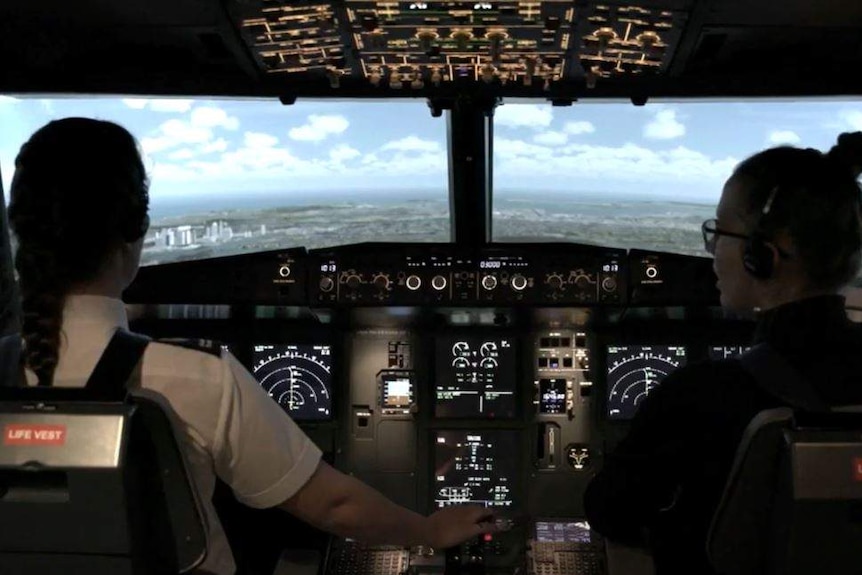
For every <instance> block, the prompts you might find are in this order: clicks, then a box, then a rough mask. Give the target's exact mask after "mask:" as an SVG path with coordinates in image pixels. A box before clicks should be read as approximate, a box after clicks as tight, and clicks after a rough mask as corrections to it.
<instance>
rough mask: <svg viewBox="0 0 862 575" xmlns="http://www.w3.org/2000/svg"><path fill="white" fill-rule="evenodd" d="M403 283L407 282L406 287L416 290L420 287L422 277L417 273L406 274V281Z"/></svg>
mask: <svg viewBox="0 0 862 575" xmlns="http://www.w3.org/2000/svg"><path fill="white" fill-rule="evenodd" d="M405 283H406V284H407V289H409V290H411V291H416V290H418V289H419V288H420V287H422V278H420V277H419V276H417V275H412V276H407V281H406V282H405Z"/></svg>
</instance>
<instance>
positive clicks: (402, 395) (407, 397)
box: [380, 373, 413, 410]
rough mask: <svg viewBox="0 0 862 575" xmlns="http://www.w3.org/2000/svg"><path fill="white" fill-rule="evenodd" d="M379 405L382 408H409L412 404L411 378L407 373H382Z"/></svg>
mask: <svg viewBox="0 0 862 575" xmlns="http://www.w3.org/2000/svg"><path fill="white" fill-rule="evenodd" d="M380 382H381V386H382V388H381V390H380V391H381V393H380V397H381V404H382V405H381V407H383V409H394V410H401V409H409V408H410V406H411V405H413V378H412V377H411V375H410V374H407V373H383V374H381V376H380Z"/></svg>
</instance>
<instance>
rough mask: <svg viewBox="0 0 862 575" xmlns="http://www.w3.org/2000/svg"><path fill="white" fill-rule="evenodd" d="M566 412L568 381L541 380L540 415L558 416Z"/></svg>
mask: <svg viewBox="0 0 862 575" xmlns="http://www.w3.org/2000/svg"><path fill="white" fill-rule="evenodd" d="M565 412H566V380H565V379H540V380H539V413H548V414H557V413H565Z"/></svg>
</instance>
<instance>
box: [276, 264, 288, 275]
mask: <svg viewBox="0 0 862 575" xmlns="http://www.w3.org/2000/svg"><path fill="white" fill-rule="evenodd" d="M278 275H280V276H281V277H283V278H286V277H288V276H289V275H290V266H289V265H287V264H282V265H281V267H279V268H278Z"/></svg>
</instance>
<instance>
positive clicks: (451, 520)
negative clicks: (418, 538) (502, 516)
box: [428, 505, 501, 549]
mask: <svg viewBox="0 0 862 575" xmlns="http://www.w3.org/2000/svg"><path fill="white" fill-rule="evenodd" d="M497 519H498V518H497V517H496V516H495V515H494V513H493V512H491V511H489V510H488V509H487V508H485V507H479V506H478V505H459V506H454V507H446V508H444V509H441V510H439V511H437V512H435V513H434V514H432V515H431V516H430V517H428V524H429V533H428V543H429V544H430V545H431V547H434V548H436V549H446V548H448V547H453V546H455V545H458V544H459V543H462V542H464V541H467V540H468V539H471V538H473V537H476V536H478V535H482V534H483V533H496V532H498V531H500V530H501V529H500V525H499V521H497Z"/></svg>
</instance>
